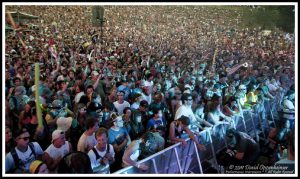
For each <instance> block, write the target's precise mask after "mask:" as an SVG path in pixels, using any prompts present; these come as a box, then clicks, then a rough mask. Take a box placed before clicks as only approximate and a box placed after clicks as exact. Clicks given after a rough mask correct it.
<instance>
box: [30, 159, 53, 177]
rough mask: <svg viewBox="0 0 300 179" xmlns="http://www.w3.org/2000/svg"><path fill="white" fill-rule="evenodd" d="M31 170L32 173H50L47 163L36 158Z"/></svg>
mask: <svg viewBox="0 0 300 179" xmlns="http://www.w3.org/2000/svg"><path fill="white" fill-rule="evenodd" d="M29 172H30V173H31V174H48V173H49V170H48V167H47V165H46V163H44V162H43V161H41V160H35V161H33V162H32V163H31V164H30V166H29Z"/></svg>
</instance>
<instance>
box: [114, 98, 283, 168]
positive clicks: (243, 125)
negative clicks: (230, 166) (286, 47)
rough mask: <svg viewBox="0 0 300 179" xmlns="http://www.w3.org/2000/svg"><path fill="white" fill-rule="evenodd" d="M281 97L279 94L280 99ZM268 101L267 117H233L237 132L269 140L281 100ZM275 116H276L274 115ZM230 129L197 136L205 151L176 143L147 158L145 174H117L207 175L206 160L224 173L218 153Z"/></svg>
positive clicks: (245, 112) (217, 127)
mask: <svg viewBox="0 0 300 179" xmlns="http://www.w3.org/2000/svg"><path fill="white" fill-rule="evenodd" d="M281 97H282V96H281V95H279V97H278V98H281ZM278 98H277V99H275V100H272V101H265V103H264V111H263V112H264V113H265V114H264V115H266V117H265V118H264V116H263V115H262V114H261V113H262V112H261V111H258V110H253V109H251V110H243V116H242V117H240V116H235V117H233V125H232V126H233V127H234V128H235V129H236V130H237V131H243V132H245V133H247V134H249V135H250V136H251V137H253V138H255V139H256V141H258V140H259V138H260V137H266V135H267V134H266V129H269V128H270V123H273V125H274V127H275V126H276V122H277V121H278V119H275V117H274V116H277V114H278V111H277V110H278V106H279V103H278V101H282V100H281V99H278ZM274 114H275V115H274ZM232 126H229V124H228V123H220V124H218V125H215V126H213V127H210V128H206V129H205V130H204V131H201V132H200V133H198V134H196V135H197V137H198V139H199V142H200V143H201V144H203V145H205V147H206V150H205V151H200V150H198V149H197V147H196V144H195V142H193V141H192V140H190V139H189V138H188V139H186V141H187V143H188V145H187V146H186V147H183V146H182V144H181V143H177V144H174V145H172V146H170V147H168V148H166V149H164V150H162V151H160V152H158V153H156V154H154V155H152V156H149V157H148V158H145V159H143V160H141V161H139V162H138V163H144V164H146V165H148V166H149V169H148V170H147V171H142V170H140V169H138V168H136V167H132V166H129V167H126V168H123V169H121V170H119V171H117V172H115V173H114V174H188V173H198V174H201V173H205V168H202V163H203V162H204V161H209V163H210V164H211V166H212V167H213V168H215V169H216V170H217V171H218V173H222V168H221V167H220V166H219V165H218V163H217V159H216V153H218V152H219V151H221V150H223V149H224V148H225V147H227V143H226V140H224V139H225V132H226V129H227V128H228V127H232Z"/></svg>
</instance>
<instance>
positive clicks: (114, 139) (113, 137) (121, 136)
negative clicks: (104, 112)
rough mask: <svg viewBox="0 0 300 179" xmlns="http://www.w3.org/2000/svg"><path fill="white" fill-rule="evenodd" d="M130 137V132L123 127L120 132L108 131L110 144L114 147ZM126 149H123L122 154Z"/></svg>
mask: <svg viewBox="0 0 300 179" xmlns="http://www.w3.org/2000/svg"><path fill="white" fill-rule="evenodd" d="M127 136H128V132H127V130H126V128H124V127H121V128H120V130H118V131H115V130H113V129H111V128H110V129H109V130H108V143H110V144H112V145H114V144H117V145H120V144H121V143H122V142H123V141H124V140H125V139H126V137H127ZM124 150H125V147H124V148H123V149H122V152H124Z"/></svg>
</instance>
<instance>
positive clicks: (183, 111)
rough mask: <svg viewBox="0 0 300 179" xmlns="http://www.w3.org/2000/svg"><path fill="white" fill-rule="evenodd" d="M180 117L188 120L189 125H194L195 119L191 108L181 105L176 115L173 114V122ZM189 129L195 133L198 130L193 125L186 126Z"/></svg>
mask: <svg viewBox="0 0 300 179" xmlns="http://www.w3.org/2000/svg"><path fill="white" fill-rule="evenodd" d="M181 116H186V117H188V118H189V119H190V123H191V124H192V123H195V122H196V117H195V115H194V112H193V111H192V108H191V107H187V106H185V105H181V106H180V107H179V108H178V109H177V111H176V113H175V118H174V120H177V119H179V118H180V117H181ZM188 128H189V129H191V130H192V131H195V132H198V131H199V129H198V127H197V126H195V125H189V126H188Z"/></svg>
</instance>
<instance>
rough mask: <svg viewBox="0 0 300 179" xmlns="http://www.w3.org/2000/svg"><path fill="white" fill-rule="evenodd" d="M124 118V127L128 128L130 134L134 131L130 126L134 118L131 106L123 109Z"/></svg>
mask: <svg viewBox="0 0 300 179" xmlns="http://www.w3.org/2000/svg"><path fill="white" fill-rule="evenodd" d="M122 119H123V121H124V127H125V128H126V130H127V132H128V134H129V135H130V134H131V133H132V132H131V130H132V128H131V126H130V122H131V119H132V116H131V109H130V107H126V108H125V109H124V110H123V116H122Z"/></svg>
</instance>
